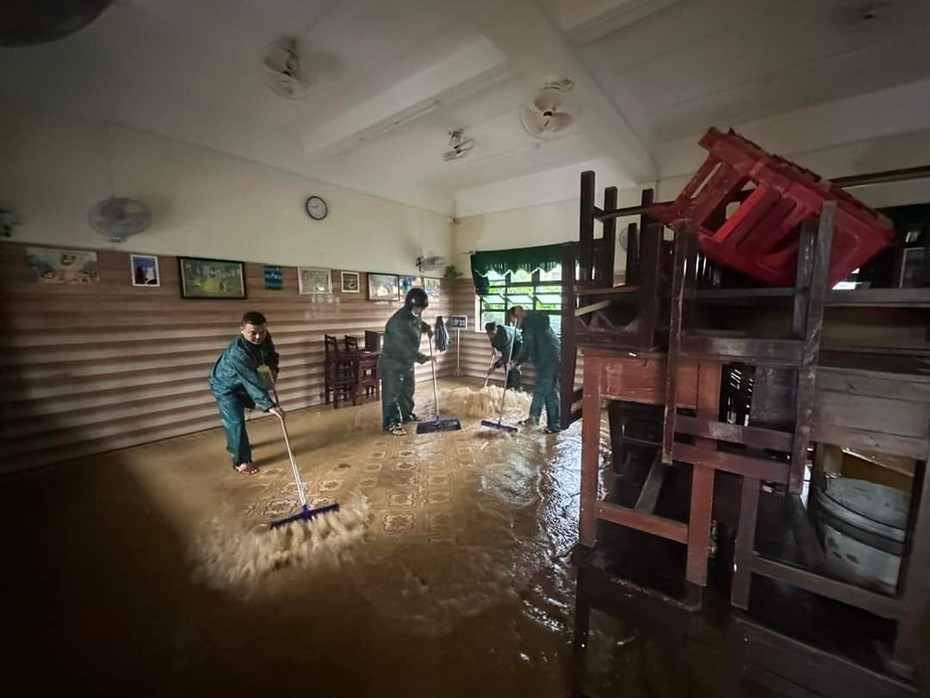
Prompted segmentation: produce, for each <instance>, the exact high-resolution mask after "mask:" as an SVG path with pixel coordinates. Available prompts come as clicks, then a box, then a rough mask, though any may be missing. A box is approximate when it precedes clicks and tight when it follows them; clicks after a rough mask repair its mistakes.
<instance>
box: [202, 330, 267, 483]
mask: <svg viewBox="0 0 930 698" xmlns="http://www.w3.org/2000/svg"><path fill="white" fill-rule="evenodd" d="M279 358H280V357H279V356H278V352H277V351H275V348H274V342H273V341H271V334H270V333H269V332H268V325H267V321H266V320H265V316H264V315H262V314H261V313H256V312H249V313H246V314H245V315H243V316H242V322H241V323H240V325H239V336H238V337H236V338H235V339H233V340H232V341H231V342H230V343H229V345H228V346H227V347H226V349H225V350H224V351H223V353H222V354H220V358H219V359H217V360H216V363H215V364H214V365H213V370H212V371H210V381H209V382H210V392H212V393H213V397H214V398H215V399H216V404H217V407H219V410H220V421H221V422H222V424H223V431H224V432H225V433H226V450H227V451H228V452H229V455H230V457H231V458H232V465H233V468H235V469H236V471H237V472H240V473H243V474H245V475H251V474H253V473H256V472H258V468H256V467H255V466H254V465H253V464H252V446H251V444H249V435H248V434H247V433H246V430H245V409H246V408H249V409H254V408H258V409H260V410H262V411H263V412H272V413H274V414H277V415H278V416H280V417H283V416H284V411H283V410H282V409H281V408H280V407H278V406H277V405H276V404H275V402H274V400H272V398H271V388H272V387H273V385H274V381H275V380H277V378H278V361H279Z"/></svg>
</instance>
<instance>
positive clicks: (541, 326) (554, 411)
mask: <svg viewBox="0 0 930 698" xmlns="http://www.w3.org/2000/svg"><path fill="white" fill-rule="evenodd" d="M522 310H523V309H522V308H521V309H520V312H518V313H517V314H516V318H517V322H518V326H519V328H520V330H522V332H523V346H522V347H521V348H520V353H519V354H518V355H517V356H516V357H515V358H514V360H513V363H514V364H515V365H516V366H520V364H523V363H526V362H529V363H531V364H533V367H534V369H535V371H536V382H535V383H534V384H533V399H532V402H531V403H530V414H529V417H527V418H526V419H525V420H523V422H521V424H527V425H537V424H539V419H540V417H541V416H542V410H543V407H545V408H546V430H545V431H546V433H547V434H554V433H556V432H558V431H561V427H560V424H559V422H560V414H561V406H560V397H559V373H560V363H561V353H562V343H561V342H560V341H559V337H558V335H557V334H556V333H555V332H553V331H552V327H551V325H550V322H549V316H548V315H547V314H546V313H540V312H536V311H533V312H529V313H525V312H522Z"/></svg>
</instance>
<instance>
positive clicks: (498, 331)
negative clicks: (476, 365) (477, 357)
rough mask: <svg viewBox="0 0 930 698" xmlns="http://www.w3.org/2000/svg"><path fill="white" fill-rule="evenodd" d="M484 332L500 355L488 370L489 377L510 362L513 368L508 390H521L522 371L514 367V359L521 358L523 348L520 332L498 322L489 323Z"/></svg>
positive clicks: (509, 375)
mask: <svg viewBox="0 0 930 698" xmlns="http://www.w3.org/2000/svg"><path fill="white" fill-rule="evenodd" d="M484 331H485V332H486V333H487V335H488V340H490V342H491V346H492V347H494V348H495V349H496V350H497V351H498V353H499V354H500V357H499V358H498V359H497V361H495V362H494V363H493V364H491V366H490V368H488V375H489V376H490V375H491V374H492V373H494V371H496V370H497V369H499V368H501V367H502V366H503V365H504V364H506V363H507V362H508V361H510V362H511V366H510V367H509V370H508V371H507V389H508V390H519V389H520V369H519V368H518V367H516V366H514V365H513V357H515V356H519V354H520V348H521V347H522V346H523V340H522V338H521V335H520V330H518V329H517V328H516V327H512V326H510V325H498V324H497V323H496V322H489V323H487V324H486V325H485V326H484Z"/></svg>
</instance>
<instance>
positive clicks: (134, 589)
mask: <svg viewBox="0 0 930 698" xmlns="http://www.w3.org/2000/svg"><path fill="white" fill-rule="evenodd" d="M496 390H497V392H496V393H490V394H489V393H488V392H487V391H486V392H485V393H483V394H479V393H478V392H477V389H473V388H468V387H462V386H461V385H450V384H448V383H447V384H445V385H444V387H443V395H444V407H443V413H444V415H446V416H452V415H455V416H458V417H459V418H460V419H461V421H462V427H463V429H462V430H461V431H456V432H447V433H436V434H420V435H418V434H416V433H415V429H410V433H409V434H408V435H407V436H405V437H395V436H390V435H385V434H384V433H382V432H381V431H380V428H379V427H380V406H379V405H378V404H372V403H369V404H366V405H362V406H359V407H346V408H341V409H339V410H332V409H331V408H329V407H326V408H314V409H310V410H303V411H295V412H293V413H290V414H289V415H288V419H287V425H288V431H289V433H290V439H291V443H292V446H293V448H294V451H295V454H296V456H297V460H298V463H299V465H300V468H301V472H302V474H303V478H304V481H305V484H306V490H307V492H308V496H309V497H310V499H311V502H312V503H314V504H320V503H325V502H331V501H338V502H340V503H342V504H343V506H344V512H345V514H344V517H343V519H342V520H341V523H340V524H339V525H338V526H336V527H335V528H334V527H330V528H329V529H328V530H327V531H324V532H323V533H321V534H319V535H318V538H319V539H318V540H314V541H310V542H311V543H313V544H312V545H306V546H305V547H304V552H303V554H302V555H301V556H292V557H287V556H284V557H279V558H277V561H276V562H275V561H274V560H272V561H271V563H269V561H268V559H267V558H266V559H265V560H264V562H261V563H258V562H254V561H253V562H249V560H248V557H249V555H250V554H253V552H254V550H253V549H252V548H250V547H249V545H250V543H249V541H250V540H251V539H250V536H253V537H254V536H261V535H265V532H264V524H265V523H266V522H267V521H268V520H270V519H274V518H276V517H280V516H282V515H286V514H287V513H290V512H292V511H293V510H294V508H295V507H296V505H297V497H296V489H295V487H294V485H293V481H292V479H291V470H290V465H289V462H288V459H287V455H286V451H285V448H284V443H283V439H282V435H281V430H280V426H279V424H278V422H277V421H276V420H275V419H274V417H269V416H264V415H258V414H256V415H255V416H254V417H253V418H252V420H251V421H250V422H249V424H248V429H249V433H250V436H251V440H252V443H253V446H254V451H255V462H256V465H258V466H259V467H260V472H259V473H258V474H256V475H253V476H244V475H239V474H236V473H234V472H233V470H232V469H231V468H230V467H229V465H228V464H227V463H228V460H227V457H226V454H225V452H224V439H223V435H222V432H221V431H220V430H218V429H215V430H211V431H207V432H201V433H197V434H193V435H189V436H184V437H180V438H176V439H172V440H168V441H163V442H158V443H153V444H149V445H146V446H141V447H137V448H132V449H128V450H125V451H121V452H116V453H111V454H106V455H102V456H96V457H93V458H87V459H83V460H79V461H74V462H70V463H66V464H61V465H57V466H50V467H46V468H40V469H37V470H34V471H29V472H24V473H20V474H17V475H13V476H9V477H7V478H5V479H4V480H3V481H2V483H0V486H2V488H0V504H2V507H3V510H4V513H5V514H6V516H7V518H8V523H7V526H6V531H7V537H8V540H9V541H10V544H11V545H9V546H8V550H9V551H10V552H8V557H7V559H6V564H5V567H6V570H5V573H4V576H5V577H6V580H5V582H4V585H5V586H8V591H7V592H5V593H4V596H5V601H6V602H7V604H8V608H9V611H8V613H7V614H5V615H6V616H7V620H6V623H5V625H6V627H5V630H4V634H5V635H6V636H7V638H8V640H9V641H11V642H8V643H7V644H8V650H7V652H6V656H5V657H4V664H6V665H7V667H8V669H12V673H14V674H16V673H21V674H22V678H23V679H25V680H27V681H28V682H29V683H28V685H30V686H31V687H32V688H33V689H34V690H33V691H30V692H35V691H36V690H41V689H43V688H52V687H54V688H67V689H69V691H72V692H73V691H77V692H78V693H85V692H89V693H90V694H93V695H128V694H129V693H130V692H131V693H133V694H136V695H139V694H142V695H175V696H187V695H219V694H220V693H221V692H222V694H224V695H246V694H254V693H255V692H256V691H269V692H270V691H285V690H289V691H293V690H294V689H299V690H301V691H307V694H308V695H316V696H404V697H406V698H415V697H419V696H424V697H425V696H465V695H474V694H476V693H478V694H481V695H484V696H533V697H541V698H542V697H547V696H567V695H571V694H572V690H573V689H577V688H578V686H573V683H572V630H573V618H574V607H575V594H576V589H575V570H574V568H573V567H572V563H571V551H572V548H573V546H574V544H575V543H576V541H577V520H578V502H579V497H578V495H579V491H578V490H579V471H580V433H581V431H580V424H578V423H576V424H575V425H573V427H572V428H571V429H569V430H568V431H566V432H563V433H561V434H558V435H546V434H543V433H541V432H540V431H538V430H532V431H521V432H520V433H518V434H515V435H511V434H508V433H506V432H503V431H498V430H494V429H489V428H487V427H482V426H481V425H480V420H481V418H483V417H488V416H492V415H493V413H494V407H495V406H496V405H495V404H494V400H493V398H494V397H496V396H499V394H500V389H496ZM418 398H419V401H420V403H421V405H422V404H423V403H424V402H426V403H427V404H428V402H429V401H428V400H427V399H426V397H425V395H424V394H421V395H418ZM528 401H529V399H528V396H526V395H521V396H520V397H519V399H514V400H513V401H512V402H511V403H510V404H511V408H510V409H509V410H508V411H507V413H506V414H505V422H509V423H515V422H516V421H517V420H519V419H521V418H523V417H524V416H525V415H526V409H527V406H528ZM427 410H428V407H426V406H424V407H423V408H422V410H421V411H422V412H426V411H427ZM256 531H258V533H256ZM261 540H267V539H264V538H263V539H261ZM276 565H277V567H276ZM640 638H641V634H640V633H639V631H637V630H635V629H631V628H627V627H624V626H623V624H622V622H620V621H616V619H605V618H602V619H600V620H598V619H597V618H592V631H591V636H590V642H589V647H588V663H587V665H588V671H587V674H588V677H587V682H588V684H587V685H588V687H589V688H590V690H591V693H590V695H629V696H638V695H644V696H647V695H656V696H660V695H671V694H673V693H674V694H677V695H681V693H680V692H679V691H678V690H674V691H673V690H672V688H671V684H670V683H669V681H670V676H672V675H675V674H677V675H678V677H679V679H678V682H680V681H681V677H685V681H684V685H687V686H689V689H688V690H686V691H685V693H686V694H689V695H713V693H714V692H713V690H712V689H711V688H709V687H706V686H705V685H704V684H703V683H702V681H701V680H699V679H700V677H698V678H693V677H692V679H689V678H687V677H688V676H689V674H691V673H693V672H695V671H697V670H696V669H694V667H693V666H692V664H693V663H694V662H695V657H694V656H693V655H692V656H691V658H690V660H689V662H688V664H687V665H683V666H679V667H677V668H676V667H674V666H673V665H674V664H675V662H676V661H677V660H676V657H675V656H674V652H673V651H672V650H669V649H668V648H664V647H663V646H661V645H656V644H655V643H654V642H652V641H649V640H648V639H647V638H642V639H640ZM11 645H12V646H11ZM631 645H632V646H634V649H635V651H633V652H630V646H631ZM698 663H701V664H707V661H706V657H704V658H700V659H699V662H698ZM689 667H691V668H689ZM698 673H700V671H698ZM705 689H706V692H705ZM586 690H587V689H586ZM670 691H671V692H670Z"/></svg>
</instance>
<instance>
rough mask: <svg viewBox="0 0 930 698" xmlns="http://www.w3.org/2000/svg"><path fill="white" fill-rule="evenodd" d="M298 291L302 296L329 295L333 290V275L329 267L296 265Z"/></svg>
mask: <svg viewBox="0 0 930 698" xmlns="http://www.w3.org/2000/svg"><path fill="white" fill-rule="evenodd" d="M297 281H298V289H299V290H298V293H300V295H302V296H319V295H324V296H325V295H329V294H331V293H332V292H333V275H332V273H331V272H330V270H329V269H319V268H316V267H297Z"/></svg>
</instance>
